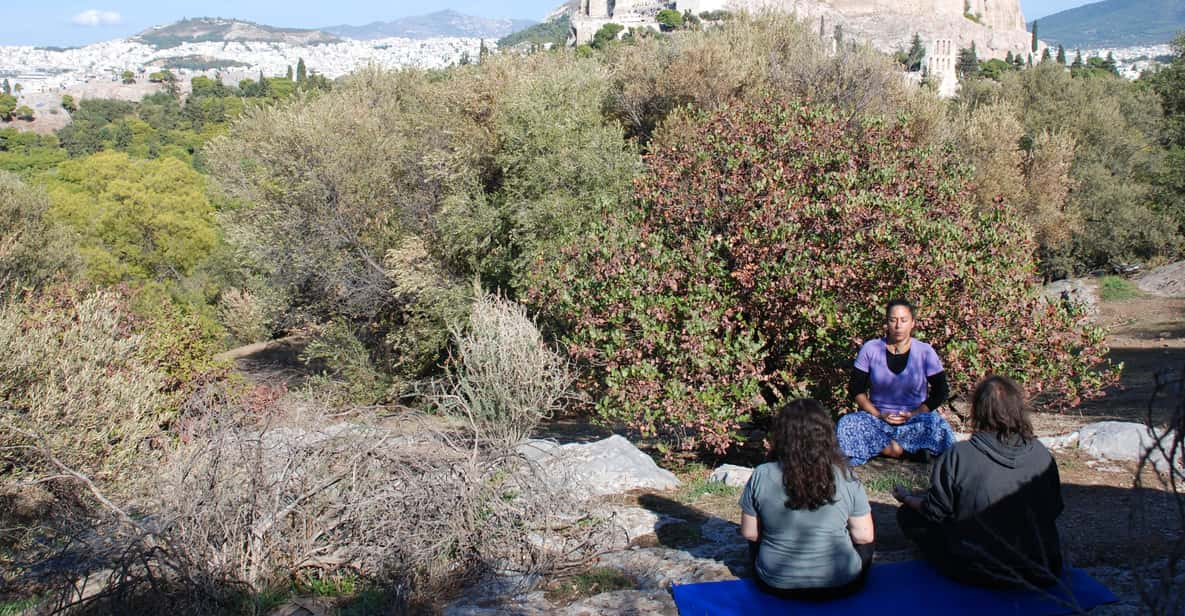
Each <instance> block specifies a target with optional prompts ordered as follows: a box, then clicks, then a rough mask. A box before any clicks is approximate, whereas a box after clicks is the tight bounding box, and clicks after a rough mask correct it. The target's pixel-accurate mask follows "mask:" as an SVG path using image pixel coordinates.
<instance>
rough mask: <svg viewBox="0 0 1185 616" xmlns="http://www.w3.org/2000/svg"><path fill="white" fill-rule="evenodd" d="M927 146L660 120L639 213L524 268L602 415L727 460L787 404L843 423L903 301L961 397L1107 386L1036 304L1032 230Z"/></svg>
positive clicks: (904, 128)
mask: <svg viewBox="0 0 1185 616" xmlns="http://www.w3.org/2000/svg"><path fill="white" fill-rule="evenodd" d="M918 144H919V140H918V139H917V138H915V135H914V134H913V132H912V130H911V126H910V124H909V122H907V121H900V122H897V123H886V122H880V121H873V120H869V121H859V122H853V121H851V120H850V119H849V118H841V117H839V116H838V114H835V113H833V112H832V111H830V110H829V109H826V108H815V107H803V106H798V105H795V104H791V103H785V102H780V101H773V100H767V101H761V102H757V103H738V104H735V105H732V106H729V107H727V108H724V109H721V110H719V111H716V112H710V113H709V112H694V111H688V112H683V113H681V114H679V115H676V116H674V117H672V118H671V119H669V120H668V121H667V123H666V124H665V126H664V127H663V128H662V129H661V130H660V131H659V133H658V134H657V135H656V139H655V142H654V143H653V148H652V150H651V153H650V154H649V156H648V158H647V161H646V162H647V167H648V171H647V173H646V174H645V175H644V177H642V178H640V179H639V180H638V181H637V184H636V186H635V198H634V200H633V202H632V203H629V204H626V205H624V206H623V208H622V209H621V210H620V211H618V212H616V213H614V214H612V215H609V216H608V217H607V218H606V219H605V220H604V221H603V222H602V223H601V226H600V228H599V229H598V230H597V231H596V233H595V234H594V235H592V236H586V237H585V238H584V239H583V240H582V241H577V242H574V243H572V244H571V245H570V246H568V248H567V249H565V250H564V251H563V258H562V259H560V260H558V261H553V262H546V263H543V262H541V263H539V264H538V266H537V268H536V271H535V272H534V285H533V289H532V293H531V301H532V302H533V303H534V305H536V306H538V307H540V308H541V309H542V310H544V311H545V312H546V313H547V314H548V315H549V316H550V317H551V318H552V319H553V324H554V326H555V327H557V328H558V329H559V331H560V332H561V335H562V337H563V339H564V342H565V343H566V345H567V346H568V348H569V351H570V353H571V355H572V356H573V357H574V358H575V359H577V360H579V361H580V362H581V363H582V364H583V365H584V366H586V367H587V368H588V369H589V370H588V371H587V372H588V374H589V376H588V379H587V381H586V382H585V383H584V386H585V387H587V388H589V389H591V390H592V393H593V394H594V396H595V398H596V399H597V403H596V410H597V413H598V414H599V415H600V416H601V418H603V419H604V420H606V421H609V422H611V423H618V422H621V423H625V424H627V425H629V426H630V427H632V428H634V429H637V430H639V431H640V432H641V433H642V434H643V435H646V436H649V437H656V438H658V439H659V440H660V441H665V442H667V443H671V444H675V445H677V446H679V447H681V448H684V449H692V448H700V449H710V450H713V451H716V452H723V451H724V450H726V449H728V448H729V447H730V446H731V445H733V444H735V443H736V442H737V441H738V439H739V436H738V435H737V431H738V429H739V428H741V427H742V426H744V425H745V424H747V423H748V422H750V421H752V420H754V419H755V418H758V417H759V416H760V415H761V414H762V413H765V412H767V411H768V409H769V405H771V404H772V403H774V402H776V401H777V400H779V399H783V398H785V397H789V396H800V395H813V396H816V397H819V398H822V399H824V400H826V401H828V402H830V403H832V404H833V408H834V409H835V410H836V411H837V412H844V411H846V410H847V409H848V408H849V405H847V404H846V403H845V402H844V400H845V397H844V396H843V386H844V383H845V382H846V377H847V372H848V370H849V367H850V366H851V363H852V360H853V358H854V357H855V355H856V351H857V349H858V348H859V345H860V343H861V342H862V341H863V340H865V339H867V338H871V337H873V336H878V335H880V333H881V331H882V322H883V310H884V305H885V303H886V302H887V301H888V300H889V299H891V298H895V297H905V298H909V299H911V300H913V301H914V302H916V303H917V304H918V305H919V307H920V312H919V315H918V316H919V320H920V323H919V329H918V330H917V333H916V334H915V335H917V336H918V337H919V338H921V339H924V340H927V341H928V342H930V343H932V344H934V345H935V347H936V348H937V349H938V351H939V353H940V355H941V356H942V359H943V361H944V362H945V364H946V369H947V373H948V375H949V376H950V378H951V384H952V388H953V390H954V392H955V393H961V392H966V391H968V390H969V389H970V388H971V387H973V386H974V384H975V382H976V381H977V380H978V379H979V378H981V377H982V376H983V375H985V374H988V373H993V372H994V373H1000V374H1007V375H1010V376H1013V377H1015V378H1017V379H1018V380H1020V381H1022V382H1023V383H1024V384H1025V386H1026V387H1027V388H1028V390H1029V391H1030V393H1033V394H1046V395H1045V396H1043V399H1045V400H1047V401H1052V402H1054V403H1067V404H1068V403H1073V402H1076V401H1077V400H1078V399H1080V398H1083V397H1087V396H1092V395H1096V394H1097V393H1099V392H1100V390H1101V388H1102V387H1103V386H1105V385H1106V384H1107V383H1109V382H1111V380H1113V379H1114V377H1115V374H1114V371H1112V370H1110V369H1109V368H1106V367H1103V368H1100V363H1101V362H1102V360H1103V357H1104V354H1105V352H1106V349H1105V347H1104V346H1103V332H1102V331H1101V330H1099V329H1098V328H1095V327H1093V326H1090V325H1087V324H1084V323H1082V322H1080V321H1079V320H1078V318H1077V316H1076V315H1075V314H1073V313H1072V311H1067V310H1066V309H1065V308H1064V307H1062V306H1058V305H1047V304H1045V303H1044V302H1043V301H1042V300H1041V299H1040V298H1039V296H1038V293H1037V287H1036V285H1037V280H1036V276H1035V273H1036V270H1035V259H1034V243H1033V240H1032V237H1031V232H1030V231H1029V229H1028V228H1027V227H1026V226H1025V225H1024V224H1023V223H1022V221H1021V220H1020V219H1019V218H1018V216H1017V215H1016V213H1015V212H1014V210H1013V209H1012V208H1011V207H1009V206H1008V204H1003V203H1001V204H998V205H997V206H996V207H994V208H976V207H975V204H974V203H973V199H971V198H970V196H969V192H968V185H967V178H968V173H967V170H966V169H964V168H961V167H959V166H957V165H955V164H953V163H951V162H950V160H948V159H947V158H946V157H945V156H943V155H942V154H940V153H936V152H934V151H932V150H930V149H928V148H925V147H922V146H920V145H918Z"/></svg>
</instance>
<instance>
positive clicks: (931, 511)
mask: <svg viewBox="0 0 1185 616" xmlns="http://www.w3.org/2000/svg"><path fill="white" fill-rule="evenodd" d="M1063 508H1064V505H1063V504H1062V492H1061V479H1060V478H1059V476H1058V472H1057V463H1056V462H1054V460H1053V456H1052V455H1050V453H1049V450H1047V449H1046V448H1045V446H1044V445H1042V444H1041V442H1040V441H1038V440H1036V439H1031V440H1025V439H1021V438H1020V437H1011V438H1009V439H1007V440H1001V439H1000V438H998V437H997V436H996V435H995V434H990V433H982V432H977V433H975V434H973V435H972V436H971V439H970V440H968V441H965V442H962V443H957V444H956V445H955V446H953V447H951V448H950V449H949V450H947V451H946V453H944V454H943V455H942V457H940V458H939V459H938V460H937V461H936V462H935V464H934V469H933V473H932V477H931V487H930V490H929V492H928V493H927V494H926V498H925V499H924V500H923V502H922V510H921V513H922V516H923V517H924V518H926V519H927V520H928V521H929V522H930V523H932V524H934V525H936V527H937V528H936V530H937V531H938V536H937V537H935V539H937V544H938V545H934V546H933V547H934V548H936V549H938V550H940V551H942V552H944V554H942V555H941V559H942V560H947V559H950V560H949V561H948V562H949V563H951V564H952V565H953V566H956V567H959V568H960V569H962V571H960V572H959V573H962V574H966V576H969V577H971V578H976V579H977V580H981V581H986V580H997V581H999V582H1003V583H1005V585H1023V583H1026V582H1027V583H1029V584H1035V585H1038V586H1045V585H1047V584H1050V583H1052V582H1054V581H1056V579H1057V576H1058V575H1060V573H1061V570H1062V553H1061V543H1060V541H1059V539H1058V532H1057V524H1056V520H1057V516H1058V515H1059V514H1061V512H1062V509H1063ZM959 577H964V576H963V575H960V576H959ZM1009 582H1011V584H1009Z"/></svg>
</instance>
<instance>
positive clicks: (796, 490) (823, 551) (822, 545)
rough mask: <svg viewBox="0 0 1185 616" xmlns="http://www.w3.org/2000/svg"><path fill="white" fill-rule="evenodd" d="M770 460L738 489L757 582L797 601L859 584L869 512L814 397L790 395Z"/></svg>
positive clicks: (866, 561)
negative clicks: (740, 490)
mask: <svg viewBox="0 0 1185 616" xmlns="http://www.w3.org/2000/svg"><path fill="white" fill-rule="evenodd" d="M770 440H771V445H772V448H773V452H772V453H773V456H774V460H775V461H773V462H767V463H765V464H762V465H761V466H758V467H757V468H756V469H754V471H753V476H752V477H750V478H749V483H747V484H746V485H745V491H744V492H743V493H742V494H741V501H740V505H741V534H742V535H744V537H745V539H748V540H749V554H750V557H751V558H752V561H753V567H754V571H755V573H756V578H757V586H758V587H759V588H761V589H762V590H763V591H765V592H768V593H772V594H775V595H778V596H782V597H792V598H798V599H827V598H832V597H841V596H845V595H848V594H851V593H853V592H855V591H857V590H859V589H860V587H861V586H862V585H863V584H864V579H865V577H866V576H867V574H868V567H869V565H870V564H871V563H872V551H873V529H872V510H871V509H870V508H869V505H868V496H867V495H866V494H865V493H864V487H863V486H861V485H860V482H858V481H857V480H856V478H855V477H853V476H852V473H851V470H850V468H849V466H848V464H847V460H846V459H845V458H844V456H843V454H841V453H840V451H839V446H838V444H837V443H836V440H835V426H834V424H833V423H832V422H831V417H830V416H829V415H828V413H827V411H825V410H823V407H822V406H821V405H820V404H819V403H818V402H816V401H814V400H809V399H804V400H793V401H791V402H789V403H788V404H786V406H784V407H782V409H781V410H780V411H779V413H778V415H777V417H775V418H774V425H773V430H772V432H771V435H770Z"/></svg>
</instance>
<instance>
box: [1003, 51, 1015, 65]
mask: <svg viewBox="0 0 1185 616" xmlns="http://www.w3.org/2000/svg"><path fill="white" fill-rule="evenodd" d="M1004 61H1005V62H1007V63H1008V66H1012V65H1013V64H1015V63H1016V59H1015V58H1013V57H1012V50H1011V49H1009V50H1008V55H1006V56H1004Z"/></svg>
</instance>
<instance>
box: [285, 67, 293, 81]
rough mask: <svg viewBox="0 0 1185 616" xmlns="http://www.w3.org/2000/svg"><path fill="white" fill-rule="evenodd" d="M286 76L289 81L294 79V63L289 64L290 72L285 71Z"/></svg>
mask: <svg viewBox="0 0 1185 616" xmlns="http://www.w3.org/2000/svg"><path fill="white" fill-rule="evenodd" d="M284 76H285V77H287V78H288V81H292V65H291V64H289V65H288V72H287V73H285V74H284Z"/></svg>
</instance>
